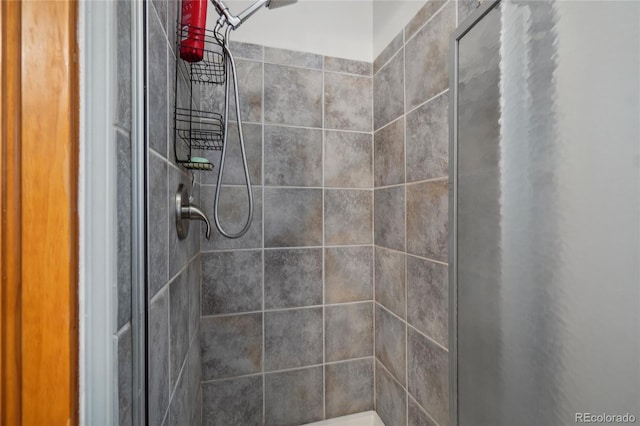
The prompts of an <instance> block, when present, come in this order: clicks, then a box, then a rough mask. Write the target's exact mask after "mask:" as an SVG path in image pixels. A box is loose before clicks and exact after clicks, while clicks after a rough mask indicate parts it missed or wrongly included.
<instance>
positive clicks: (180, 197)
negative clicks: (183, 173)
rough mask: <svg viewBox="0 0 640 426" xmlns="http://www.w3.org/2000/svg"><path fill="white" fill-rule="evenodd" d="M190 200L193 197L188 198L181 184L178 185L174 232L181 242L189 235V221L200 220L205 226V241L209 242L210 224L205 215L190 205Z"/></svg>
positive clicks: (196, 207) (187, 193)
mask: <svg viewBox="0 0 640 426" xmlns="http://www.w3.org/2000/svg"><path fill="white" fill-rule="evenodd" d="M192 199H193V197H189V192H188V191H187V188H186V187H185V186H184V185H183V184H180V186H178V191H177V192H176V231H177V232H178V237H179V238H180V239H181V240H184V239H185V238H187V235H189V223H190V222H189V221H190V220H201V221H203V222H204V223H205V224H206V225H207V232H206V234H205V236H206V237H207V240H209V239H211V223H210V222H209V218H207V215H206V214H204V212H203V211H202V209H200V207H198V206H196V205H195V204H192V203H191V201H192Z"/></svg>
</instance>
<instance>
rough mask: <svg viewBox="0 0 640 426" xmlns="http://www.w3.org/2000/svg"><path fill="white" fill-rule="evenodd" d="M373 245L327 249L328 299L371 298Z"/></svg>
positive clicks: (349, 300)
mask: <svg viewBox="0 0 640 426" xmlns="http://www.w3.org/2000/svg"><path fill="white" fill-rule="evenodd" d="M372 283H373V248H372V247H336V248H327V249H325V290H324V291H325V303H341V302H357V301H361V300H371V297H372V296H373V285H372Z"/></svg>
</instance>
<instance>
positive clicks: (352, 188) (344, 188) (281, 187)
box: [200, 178, 442, 191]
mask: <svg viewBox="0 0 640 426" xmlns="http://www.w3.org/2000/svg"><path fill="white" fill-rule="evenodd" d="M439 180H442V178H439ZM200 185H201V186H208V187H213V188H215V186H216V185H215V184H213V183H202V184H200ZM222 187H223V188H244V187H245V186H244V185H241V184H235V183H225V184H223V185H222ZM252 187H253V188H265V189H315V190H320V189H328V190H335V191H339V190H342V191H346V190H348V191H373V188H367V187H361V188H358V187H342V186H328V187H323V186H283V185H267V186H264V185H252Z"/></svg>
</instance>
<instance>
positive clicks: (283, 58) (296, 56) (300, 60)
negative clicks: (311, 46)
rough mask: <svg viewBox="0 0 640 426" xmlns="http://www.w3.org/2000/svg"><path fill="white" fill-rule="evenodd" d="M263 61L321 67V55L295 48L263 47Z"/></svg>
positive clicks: (295, 65)
mask: <svg viewBox="0 0 640 426" xmlns="http://www.w3.org/2000/svg"><path fill="white" fill-rule="evenodd" d="M264 61H265V62H269V63H271V64H278V65H289V66H293V67H304V68H314V69H318V70H321V69H322V56H321V55H316V54H314V53H307V52H298V51H296V50H287V49H277V48H275V47H265V48H264Z"/></svg>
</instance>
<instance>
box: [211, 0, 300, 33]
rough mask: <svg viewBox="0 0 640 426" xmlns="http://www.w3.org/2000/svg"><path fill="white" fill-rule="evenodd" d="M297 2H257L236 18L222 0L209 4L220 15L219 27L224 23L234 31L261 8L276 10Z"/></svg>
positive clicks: (261, 0) (267, 0)
mask: <svg viewBox="0 0 640 426" xmlns="http://www.w3.org/2000/svg"><path fill="white" fill-rule="evenodd" d="M297 2H298V0H258V1H256V2H255V3H253V4H252V5H251V6H249V7H248V8H246V9H245V10H243V11H242V12H240V14H239V15H238V16H233V15H232V14H231V12H229V8H228V7H227V6H226V5H225V4H224V3H223V2H222V0H211V3H213V5H214V6H215V8H216V10H217V11H218V15H220V19H221V20H222V21H218V22H219V24H220V25H223V24H224V23H225V22H226V23H227V24H229V25H230V26H231V28H233V29H234V30H235V29H236V28H238V27H239V26H240V25H241V24H242V23H243V22H244V21H245V20H247V18H249V17H250V16H251V15H253V14H254V13H256V12H257V11H258V10H259V9H260V8H262V6H266V7H267V8H269V9H277V8H279V7H284V6H289V5H290V4H294V3H297Z"/></svg>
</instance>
